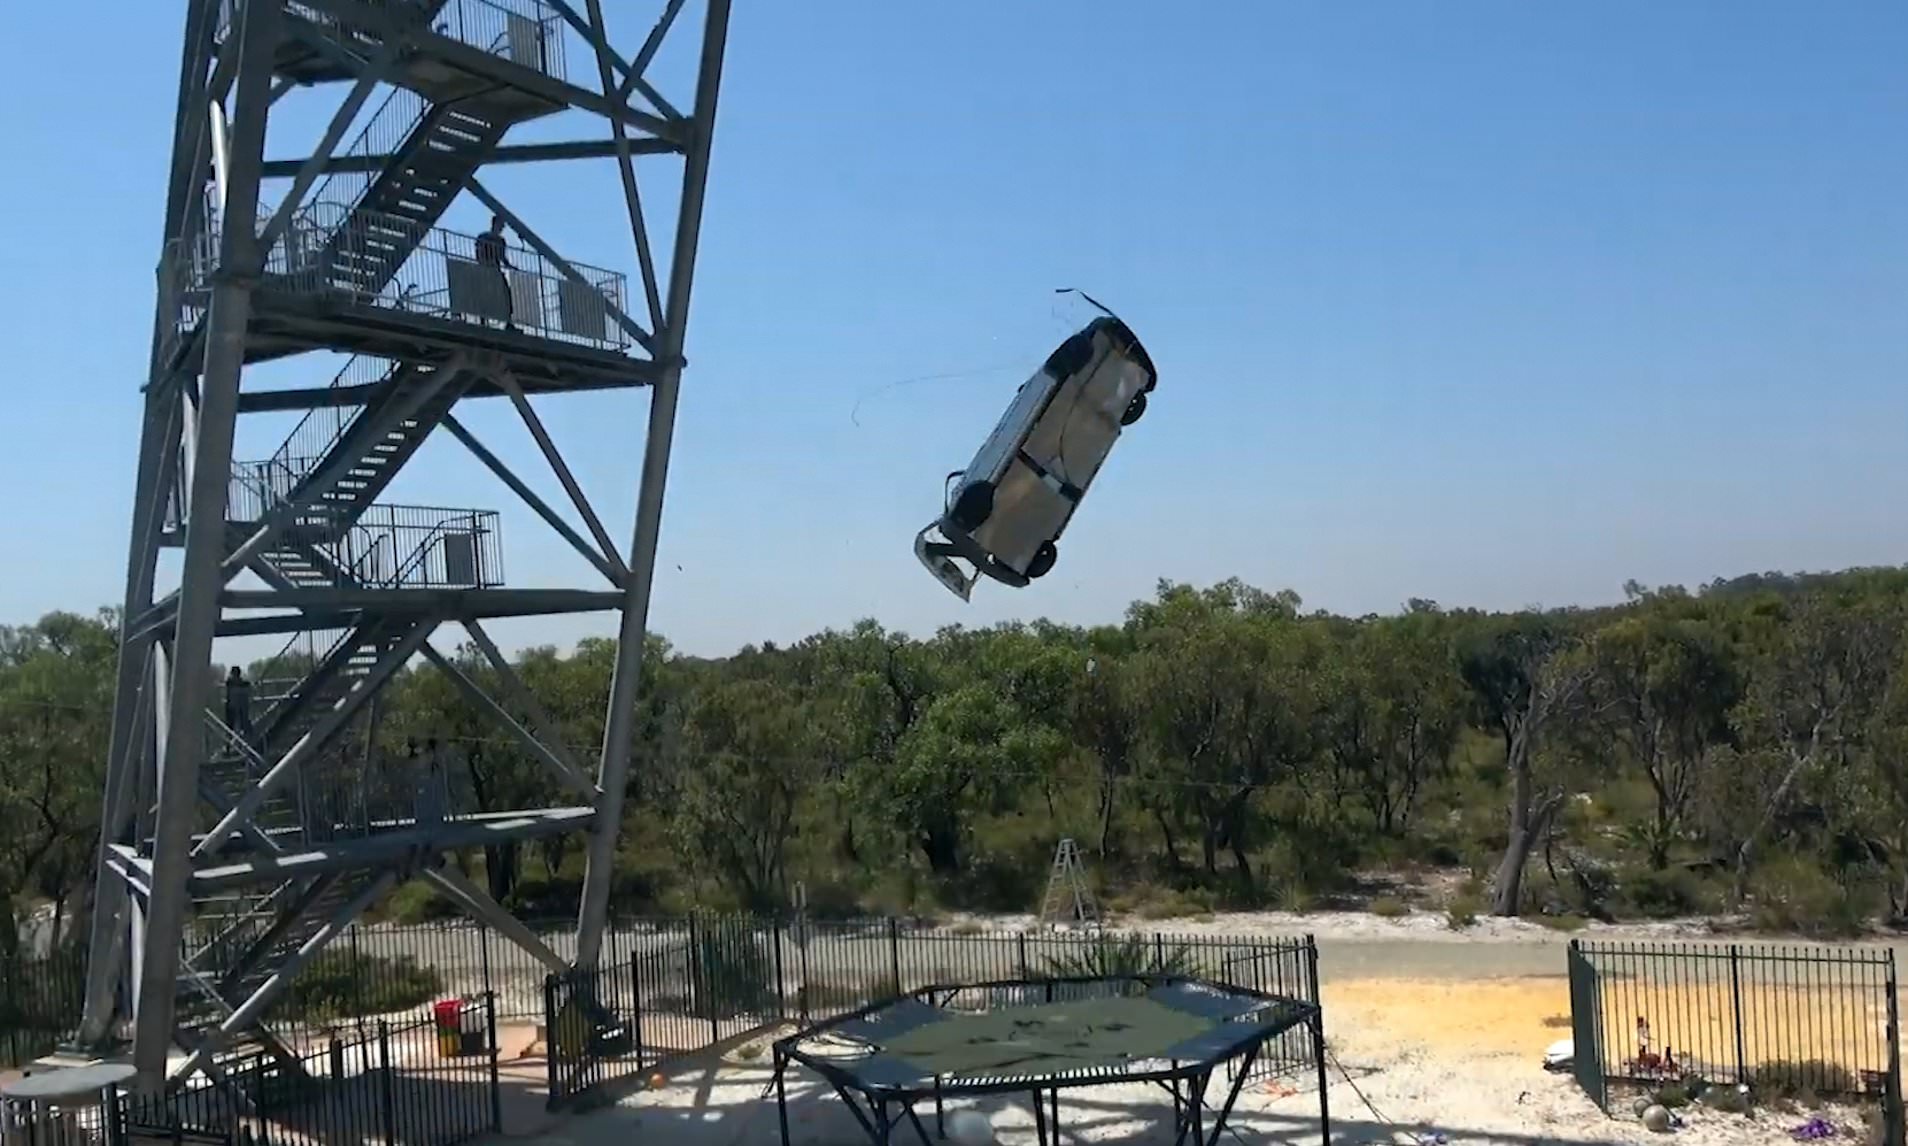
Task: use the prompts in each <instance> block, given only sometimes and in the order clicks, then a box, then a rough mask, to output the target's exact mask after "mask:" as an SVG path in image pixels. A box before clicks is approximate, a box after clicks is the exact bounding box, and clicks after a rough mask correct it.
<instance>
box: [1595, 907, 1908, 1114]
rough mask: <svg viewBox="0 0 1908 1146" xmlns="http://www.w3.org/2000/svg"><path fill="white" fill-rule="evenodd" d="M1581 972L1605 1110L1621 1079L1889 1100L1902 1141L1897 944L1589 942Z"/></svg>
mask: <svg viewBox="0 0 1908 1146" xmlns="http://www.w3.org/2000/svg"><path fill="white" fill-rule="evenodd" d="M1568 966H1569V975H1570V1011H1571V1016H1570V1017H1571V1032H1572V1037H1573V1042H1574V1048H1573V1049H1574V1054H1575V1062H1576V1067H1575V1069H1576V1074H1577V1079H1578V1081H1579V1082H1580V1083H1582V1085H1583V1087H1584V1090H1585V1091H1586V1092H1587V1093H1588V1094H1589V1095H1590V1097H1591V1099H1592V1100H1593V1101H1595V1102H1596V1103H1597V1105H1598V1106H1601V1107H1604V1108H1605V1109H1607V1108H1608V1104H1609V1099H1610V1090H1611V1084H1612V1083H1626V1084H1631V1085H1636V1086H1643V1087H1654V1086H1661V1085H1663V1084H1666V1083H1673V1082H1679V1081H1682V1080H1684V1079H1687V1078H1690V1077H1692V1076H1694V1077H1698V1078H1701V1079H1702V1080H1703V1081H1704V1082H1706V1083H1710V1084H1723V1085H1730V1086H1736V1085H1746V1086H1748V1087H1749V1088H1750V1092H1751V1093H1752V1094H1753V1095H1755V1096H1756V1097H1757V1098H1760V1099H1773V1098H1779V1097H1790V1096H1797V1095H1802V1096H1809V1095H1814V1096H1823V1097H1830V1096H1838V1097H1854V1098H1866V1099H1871V1100H1875V1101H1879V1102H1880V1103H1881V1104H1882V1106H1883V1111H1884V1114H1885V1117H1886V1125H1887V1127H1888V1141H1889V1142H1891V1143H1894V1144H1896V1146H1899V1144H1900V1143H1901V1141H1902V1124H1903V1123H1902V1101H1901V1038H1900V1030H1901V1027H1900V1003H1899V992H1898V989H1897V981H1896V976H1895V957H1894V952H1893V951H1892V950H1889V949H1888V948H1863V947H1822V946H1777V945H1768V944H1735V943H1731V944H1708V943H1687V944H1648V943H1602V942H1588V941H1583V940H1576V941H1573V942H1572V943H1571V944H1570V951H1569V957H1568Z"/></svg>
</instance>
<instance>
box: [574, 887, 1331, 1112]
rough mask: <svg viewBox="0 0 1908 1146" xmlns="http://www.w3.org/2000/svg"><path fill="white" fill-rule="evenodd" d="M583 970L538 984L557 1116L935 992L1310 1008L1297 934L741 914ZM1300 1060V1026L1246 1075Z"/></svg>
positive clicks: (634, 934)
mask: <svg viewBox="0 0 1908 1146" xmlns="http://www.w3.org/2000/svg"><path fill="white" fill-rule="evenodd" d="M622 938H623V940H624V942H623V944H622V945H621V946H622V948H623V950H622V951H621V952H620V953H619V954H618V956H617V957H607V958H606V959H605V961H604V962H603V963H602V964H601V965H600V966H599V967H598V968H597V969H596V970H594V971H593V972H580V973H573V974H570V975H561V976H559V975H551V976H549V977H547V978H546V979H545V980H544V1020H545V1023H546V1030H547V1031H548V1033H549V1043H548V1045H549V1055H548V1060H547V1062H548V1070H549V1079H548V1081H549V1094H550V1104H551V1105H552V1106H553V1107H556V1106H561V1105H563V1104H565V1103H566V1102H569V1101H571V1100H573V1099H575V1098H577V1097H578V1096H580V1095H582V1094H585V1093H587V1092H589V1091H590V1090H592V1089H594V1088H596V1087H598V1086H600V1085H602V1084H604V1083H608V1082H613V1081H615V1080H618V1079H621V1078H626V1077H629V1076H631V1075H635V1074H639V1073H640V1072H642V1071H644V1070H647V1069H648V1068H650V1067H652V1066H654V1065H655V1064H657V1063H658V1062H661V1061H664V1060H666V1059H670V1058H674V1057H676V1056H678V1055H682V1054H687V1053H690V1052H694V1051H698V1050H702V1049H704V1048H706V1047H709V1046H713V1045H716V1044H718V1043H721V1042H725V1041H728V1040H730V1039H734V1038H737V1037H739V1036H742V1035H745V1034H748V1033H750V1032H752V1031H755V1030H758V1029H760V1028H762V1027H765V1026H768V1025H770V1024H772V1023H776V1022H782V1021H791V1020H793V1021H801V1022H809V1021H814V1020H819V1019H825V1018H830V1017H833V1016H836V1015H840V1014H845V1013H847V1012H849V1011H852V1010H855V1009H856V1008H859V1007H863V1006H866V1005H868V1004H870V1003H873V1002H877V1001H879V1000H881V999H885V998H889V997H892V996H895V995H898V994H901V993H903V992H907V991H914V990H919V989H921V988H923V987H927V986H932V985H937V984H958V983H967V982H980V981H987V980H1001V979H1015V978H1018V979H1040V978H1047V977H1069V976H1082V975H1087V976H1118V975H1129V974H1134V973H1141V972H1155V973H1158V972H1164V973H1168V974H1183V975H1189V976H1197V977H1200V978H1206V979H1211V980H1213V981H1216V982H1222V983H1227V984H1231V985H1236V986H1243V987H1250V988H1253V989H1256V990H1261V991H1266V992H1268V993H1272V994H1280V995H1288V996H1290V997H1293V998H1298V999H1302V1000H1304V1001H1306V1002H1317V1000H1318V953H1317V948H1316V946H1315V945H1314V944H1313V943H1312V940H1311V938H1310V937H1309V936H1308V937H1305V938H1302V939H1290V938H1276V939H1274V938H1265V939H1257V938H1227V937H1213V936H1186V935H1167V934H1163V933H1161V934H1141V933H1136V932H1086V931H1083V932H996V933H986V932H956V931H941V930H925V929H919V928H915V927H912V926H909V925H908V924H904V923H902V922H901V921H899V920H893V919H888V920H874V921H867V922H845V923H814V922H810V921H803V920H795V921H789V922H782V921H775V920H761V919H751V918H744V917H734V916H727V917H704V918H695V919H686V920H675V921H664V922H658V923H652V924H647V925H643V926H641V927H640V928H638V927H634V926H632V927H629V928H626V929H625V930H624V931H623V935H622ZM1311 1063H1312V1052H1311V1044H1310V1041H1309V1037H1308V1036H1307V1035H1306V1034H1305V1033H1304V1032H1295V1033H1291V1034H1290V1037H1286V1036H1281V1038H1280V1039H1278V1040H1276V1041H1275V1042H1273V1043H1271V1044H1269V1045H1268V1046H1267V1047H1266V1049H1265V1050H1264V1052H1262V1054H1261V1055H1260V1058H1259V1061H1258V1063H1257V1064H1256V1065H1255V1067H1254V1069H1253V1071H1252V1075H1253V1076H1254V1077H1262V1076H1269V1075H1275V1074H1284V1073H1288V1072H1292V1073H1296V1072H1297V1071H1299V1070H1302V1069H1306V1068H1307V1067H1309V1066H1310V1065H1311Z"/></svg>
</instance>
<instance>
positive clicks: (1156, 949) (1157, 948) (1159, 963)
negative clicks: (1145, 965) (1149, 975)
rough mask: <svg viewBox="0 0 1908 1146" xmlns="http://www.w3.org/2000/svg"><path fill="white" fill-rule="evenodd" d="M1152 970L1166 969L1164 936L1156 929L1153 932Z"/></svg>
mask: <svg viewBox="0 0 1908 1146" xmlns="http://www.w3.org/2000/svg"><path fill="white" fill-rule="evenodd" d="M1153 970H1155V971H1162V972H1163V971H1165V970H1166V937H1165V936H1164V935H1161V934H1160V933H1159V932H1157V931H1155V932H1153Z"/></svg>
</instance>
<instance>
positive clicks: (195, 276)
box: [169, 203, 633, 350]
mask: <svg viewBox="0 0 1908 1146" xmlns="http://www.w3.org/2000/svg"><path fill="white" fill-rule="evenodd" d="M220 225H222V224H220ZM218 227H219V225H215V226H213V227H211V228H209V229H208V231H207V232H206V234H205V236H204V237H203V238H202V239H201V240H199V241H198V242H196V243H193V244H190V245H189V246H187V247H183V248H180V249H178V250H177V251H176V258H174V259H173V264H174V265H175V266H177V267H178V268H179V269H178V271H176V272H175V273H177V274H180V275H183V276H184V277H183V285H182V286H181V287H180V288H179V289H178V290H177V292H176V294H177V297H179V299H180V300H181V301H180V320H181V323H182V324H183V325H184V326H186V327H190V326H192V325H194V324H196V323H197V322H198V321H199V319H200V318H202V317H203V315H204V311H205V299H206V295H207V292H208V291H209V290H210V287H211V282H212V274H213V271H214V268H215V266H216V262H217V260H216V251H217V248H218ZM394 252H402V253H401V257H399V255H397V254H394ZM169 253H174V252H169ZM387 255H389V256H391V257H397V258H399V261H398V262H397V264H396V266H395V267H393V268H390V271H389V273H388V274H387V273H385V268H384V267H382V266H379V265H375V264H376V261H377V260H378V259H380V258H384V257H386V256H387ZM505 257H506V259H507V260H508V263H507V265H506V266H504V267H501V268H500V267H497V266H494V265H487V264H485V263H483V262H481V261H480V260H479V259H478V258H477V237H476V236H474V235H466V234H462V233H460V232H457V231H449V230H445V229H444V228H441V227H432V228H429V229H422V228H419V227H417V225H416V224H415V223H414V222H411V221H408V220H406V219H403V218H402V217H400V216H396V215H388V214H384V213H381V212H373V211H356V212H351V211H348V210H346V209H345V208H343V207H340V206H338V205H336V204H329V203H315V204H313V205H311V206H310V207H306V208H302V209H301V210H300V211H299V212H298V217H297V219H296V220H295V221H294V222H293V223H292V225H291V226H290V227H288V228H286V231H285V234H284V235H282V236H280V238H279V240H278V242H277V243H275V244H274V245H273V246H272V249H271V251H270V253H269V254H268V256H267V258H266V261H265V274H264V276H263V277H262V278H261V279H260V280H259V282H258V285H257V288H256V289H257V290H258V291H260V292H263V293H268V294H279V295H291V296H299V297H304V298H309V299H314V300H321V301H322V302H324V303H326V304H328V305H331V306H344V307H354V308H363V309H373V310H383V311H394V312H398V313H401V314H411V315H417V316H420V317H427V318H435V319H440V320H449V321H452V322H458V323H466V324H469V325H472V326H477V327H485V328H489V329H495V330H505V329H509V330H514V331H516V332H518V333H521V334H526V335H530V336H532V337H535V338H542V339H547V340H551V341H555V342H562V343H567V344H571V345H576V346H587V347H591V348H594V349H600V350H625V349H627V348H628V347H629V346H630V345H631V343H632V341H633V340H632V339H631V338H630V335H629V332H628V331H627V330H625V329H624V328H623V327H622V326H621V325H620V324H619V323H617V322H616V320H615V319H614V318H613V317H611V310H610V307H612V306H613V307H615V308H616V309H617V310H625V309H626V300H627V298H628V281H627V279H626V278H625V276H623V275H622V274H620V273H618V272H616V271H608V270H604V269H602V268H600V267H592V266H589V265H587V264H584V263H578V262H575V261H573V260H571V261H570V266H571V267H572V268H573V269H574V270H575V271H576V273H577V275H578V278H579V279H580V280H581V281H578V280H573V279H571V278H570V277H569V276H568V275H566V274H564V273H563V272H562V271H561V270H559V269H558V268H557V266H556V265H555V264H554V263H551V262H550V261H548V260H547V259H545V258H544V257H543V256H542V255H540V254H538V253H536V252H535V251H532V250H529V249H527V248H525V247H521V246H514V245H506V248H505Z"/></svg>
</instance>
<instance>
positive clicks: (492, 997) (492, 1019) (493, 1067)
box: [484, 976, 503, 1131]
mask: <svg viewBox="0 0 1908 1146" xmlns="http://www.w3.org/2000/svg"><path fill="white" fill-rule="evenodd" d="M484 1026H485V1028H486V1033H487V1034H488V1036H489V1038H490V1128H491V1129H492V1130H495V1131H502V1130H503V1080H502V1079H501V1078H499V1077H498V1076H497V1059H498V1057H499V1056H498V1049H497V994H496V992H494V991H492V990H490V988H489V978H488V976H486V977H485V987H484Z"/></svg>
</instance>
